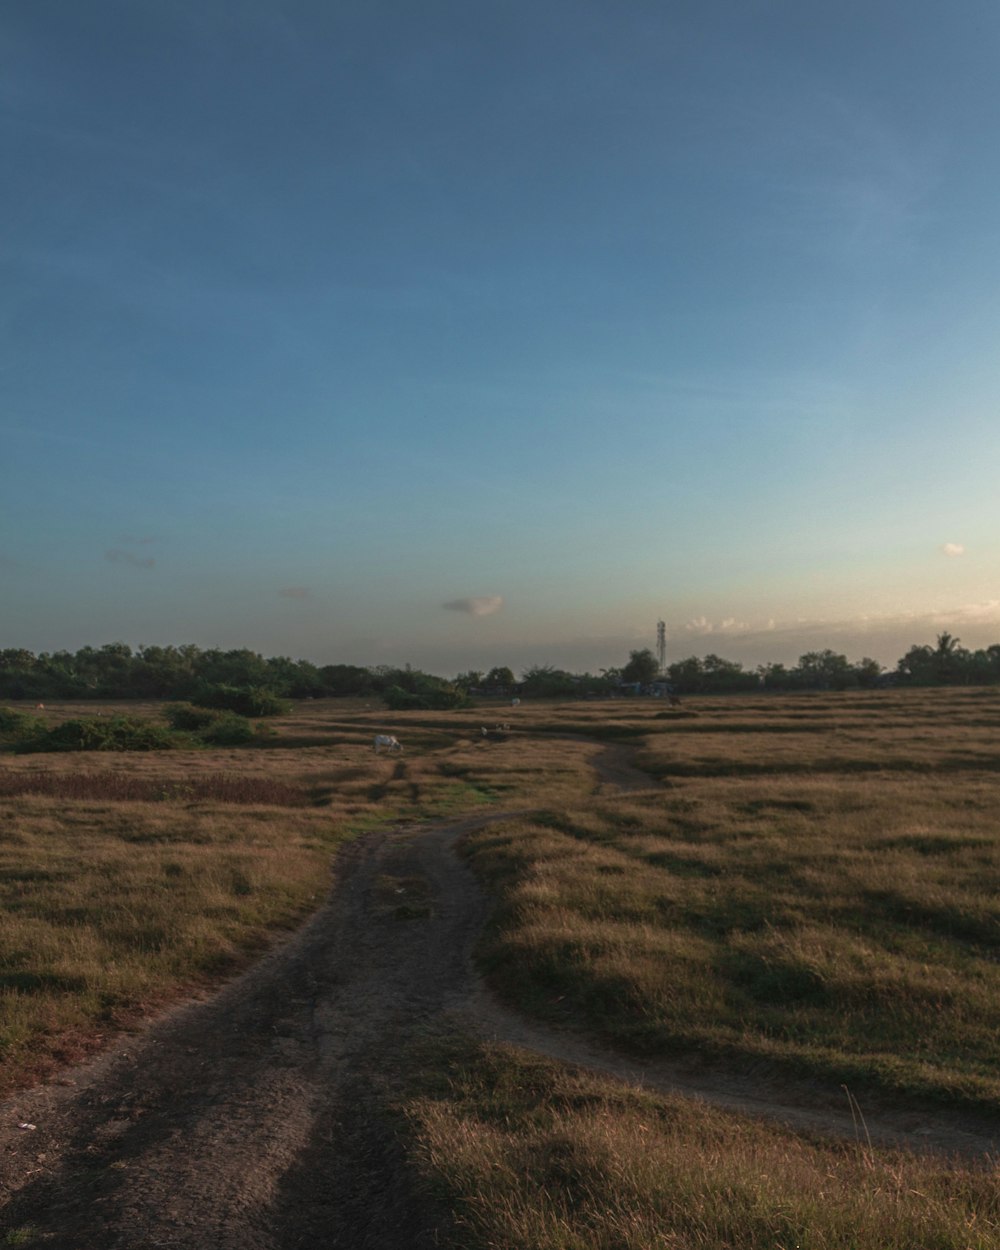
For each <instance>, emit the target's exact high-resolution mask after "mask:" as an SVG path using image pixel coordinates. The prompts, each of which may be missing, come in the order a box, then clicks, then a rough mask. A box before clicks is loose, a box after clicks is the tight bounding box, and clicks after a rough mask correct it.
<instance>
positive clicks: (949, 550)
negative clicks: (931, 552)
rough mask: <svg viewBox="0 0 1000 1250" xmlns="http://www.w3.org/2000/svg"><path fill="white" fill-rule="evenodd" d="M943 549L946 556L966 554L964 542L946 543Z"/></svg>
mask: <svg viewBox="0 0 1000 1250" xmlns="http://www.w3.org/2000/svg"><path fill="white" fill-rule="evenodd" d="M941 550H942V551H943V552H944V554H945V555H946V556H964V555H965V547H964V546H963V544H962V543H945V544H944V545H943V546H942V548H941Z"/></svg>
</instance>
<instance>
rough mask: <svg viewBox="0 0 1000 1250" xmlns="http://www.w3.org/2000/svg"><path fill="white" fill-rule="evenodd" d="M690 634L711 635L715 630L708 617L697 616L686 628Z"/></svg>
mask: <svg viewBox="0 0 1000 1250" xmlns="http://www.w3.org/2000/svg"><path fill="white" fill-rule="evenodd" d="M684 628H685V629H686V630H687V631H688V633H689V634H710V633H711V632H712V630H713V628H714V626H713V625H712V622H711V621H710V620H709V619H708V617H707V616H696V617H695V618H694V620H693V621H688V623H687V624H686V625H685V626H684Z"/></svg>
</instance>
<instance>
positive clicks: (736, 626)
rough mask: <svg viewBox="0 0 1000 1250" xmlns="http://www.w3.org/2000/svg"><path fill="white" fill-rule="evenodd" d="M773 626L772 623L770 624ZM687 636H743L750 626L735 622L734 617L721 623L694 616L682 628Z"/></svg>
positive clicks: (742, 622)
mask: <svg viewBox="0 0 1000 1250" xmlns="http://www.w3.org/2000/svg"><path fill="white" fill-rule="evenodd" d="M772 624H773V622H772ZM684 628H685V630H686V631H687V632H688V633H689V634H699V635H703V634H745V633H747V632H748V631H749V630H750V629H751V628H752V626H750V625H749V624H748V623H747V622H746V621H740V620H737V619H736V617H735V616H727V617H724V618H723V619H722V620H721V621H710V620H709V619H708V617H707V616H696V617H695V618H694V620H692V621H688V623H687V624H686V625H685V626H684Z"/></svg>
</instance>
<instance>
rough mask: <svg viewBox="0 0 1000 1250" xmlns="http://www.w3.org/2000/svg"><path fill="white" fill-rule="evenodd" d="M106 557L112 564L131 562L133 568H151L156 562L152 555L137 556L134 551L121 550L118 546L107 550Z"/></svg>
mask: <svg viewBox="0 0 1000 1250" xmlns="http://www.w3.org/2000/svg"><path fill="white" fill-rule="evenodd" d="M104 558H105V560H109V561H110V562H111V563H112V564H131V565H132V567H133V568H137V569H151V568H152V567H153V565H154V564H155V563H156V561H155V560H154V559H153V557H152V556H145V557H143V556H137V555H136V554H135V553H134V552H132V551H120V550H119V549H118V548H113V549H112V550H111V551H106V552H105V553H104Z"/></svg>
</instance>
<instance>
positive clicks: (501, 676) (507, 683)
mask: <svg viewBox="0 0 1000 1250" xmlns="http://www.w3.org/2000/svg"><path fill="white" fill-rule="evenodd" d="M516 684H517V683H516V679H515V677H514V674H513V673H512V672H511V670H510V669H509V668H508V667H507V666H506V665H502V666H500V667H497V668H491V669H490V671H489V672H488V673H487V674H486V680H485V682H484V685H486V686H495V687H498V688H499V689H501V690H510V689H512V687H513V686H515V685H516Z"/></svg>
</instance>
